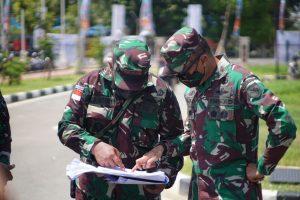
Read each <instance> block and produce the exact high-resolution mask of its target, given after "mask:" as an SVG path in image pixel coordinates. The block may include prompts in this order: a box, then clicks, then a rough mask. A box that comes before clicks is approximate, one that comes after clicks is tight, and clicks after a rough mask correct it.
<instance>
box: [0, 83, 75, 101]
mask: <svg viewBox="0 0 300 200" xmlns="http://www.w3.org/2000/svg"><path fill="white" fill-rule="evenodd" d="M72 88H73V85H72V84H69V85H61V86H55V87H53V88H44V89H40V90H32V91H29V92H18V93H15V94H11V95H4V96H3V97H4V99H5V101H6V103H13V102H18V101H23V100H26V99H32V98H35V97H40V96H45V95H49V94H55V93H59V92H65V91H69V90H71V89H72Z"/></svg>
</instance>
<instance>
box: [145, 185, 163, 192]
mask: <svg viewBox="0 0 300 200" xmlns="http://www.w3.org/2000/svg"><path fill="white" fill-rule="evenodd" d="M144 189H145V190H146V191H147V192H149V193H151V194H160V193H161V192H162V191H163V190H164V189H165V185H144Z"/></svg>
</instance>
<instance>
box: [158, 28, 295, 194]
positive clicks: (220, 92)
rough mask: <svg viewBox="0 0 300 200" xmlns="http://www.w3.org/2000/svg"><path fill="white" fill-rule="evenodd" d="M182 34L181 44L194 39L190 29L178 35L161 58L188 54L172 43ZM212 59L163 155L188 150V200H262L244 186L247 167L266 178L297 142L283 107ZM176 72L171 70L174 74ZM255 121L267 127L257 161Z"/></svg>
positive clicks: (248, 78)
mask: <svg viewBox="0 0 300 200" xmlns="http://www.w3.org/2000/svg"><path fill="white" fill-rule="evenodd" d="M183 34H185V35H184V37H185V38H187V39H186V40H191V38H193V37H194V36H195V35H194V33H193V32H192V31H191V28H185V29H183V30H182V29H181V30H180V31H179V32H177V33H175V34H174V35H173V36H172V37H171V38H170V40H168V41H167V44H166V45H164V48H163V49H162V53H164V54H169V53H170V52H171V53H174V52H176V53H177V55H176V56H178V57H180V55H178V52H179V53H180V51H182V50H186V49H187V48H186V49H184V48H182V46H184V45H183V44H186V43H185V42H182V40H180V41H181V43H179V42H177V40H176V39H178V38H182V36H180V37H179V36H178V35H183ZM176 42H177V43H176ZM170 43H172V45H169V46H168V44H170ZM178 43H179V44H178ZM174 44H178V46H177V47H174V46H175V45H174ZM191 44H192V42H190V41H189V45H191ZM180 48H181V49H180ZM190 48H191V47H190ZM194 49H195V48H194ZM176 50H177V51H176ZM189 55H190V54H189ZM169 56H170V54H169ZM170 57H171V58H172V56H170ZM178 57H177V60H180V59H182V58H178ZM183 57H184V56H183ZM185 58H186V59H187V58H188V56H186V57H185ZM217 58H218V59H219V62H218V63H217V67H216V70H215V72H214V73H213V74H212V75H211V76H210V77H209V78H208V80H206V81H204V83H203V84H201V85H199V86H198V87H193V88H188V89H187V91H186V93H185V99H186V102H187V105H188V117H189V120H188V122H187V125H186V127H185V133H184V135H182V136H180V137H179V138H177V139H175V140H174V141H173V142H169V143H168V145H167V148H168V152H167V154H169V155H180V154H183V155H184V154H186V151H187V150H188V148H190V157H191V159H192V162H193V170H194V171H193V173H195V174H196V175H197V180H196V181H195V180H194V181H193V182H192V184H191V185H192V187H191V189H192V191H190V194H192V198H193V199H219V198H222V199H247V200H249V199H261V188H260V184H257V183H251V182H249V181H248V180H247V177H246V166H247V163H257V169H258V171H259V173H260V174H262V175H270V174H271V173H272V171H273V170H274V168H275V167H276V165H277V163H278V162H279V160H280V159H281V157H282V156H283V155H284V153H285V152H286V150H287V149H288V147H289V145H290V144H291V143H292V141H293V139H294V138H295V137H296V126H295V123H294V121H293V119H292V118H291V116H290V115H289V113H288V111H287V109H286V108H285V106H284V104H283V103H282V101H281V100H280V99H279V98H278V97H277V96H275V95H274V94H273V93H272V92H271V91H270V90H269V89H267V88H266V87H265V86H264V85H263V83H262V82H261V81H260V80H259V79H258V78H257V77H256V76H255V75H253V74H252V73H251V72H249V71H248V70H246V69H245V68H242V67H240V66H237V65H233V64H231V63H230V62H229V61H228V59H227V58H226V56H217ZM182 60H184V59H182ZM169 66H170V65H169ZM177 66H179V65H175V66H174V65H173V66H170V68H171V70H172V71H175V70H174V68H175V67H177ZM172 67H173V69H172ZM181 70H182V69H181ZM179 71H180V70H179ZM259 118H261V119H263V120H265V121H266V124H267V126H268V130H269V135H268V139H267V141H266V150H265V152H264V154H263V155H262V156H261V157H260V158H259V160H258V158H257V147H258V136H259V127H258V126H259V124H258V121H259ZM193 178H195V177H193ZM193 183H195V184H197V186H196V187H195V185H194V184H193Z"/></svg>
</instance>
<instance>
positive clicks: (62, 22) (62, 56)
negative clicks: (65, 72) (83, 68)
mask: <svg viewBox="0 0 300 200" xmlns="http://www.w3.org/2000/svg"><path fill="white" fill-rule="evenodd" d="M65 6H66V4H65V0H60V33H61V40H60V42H61V43H60V44H61V46H60V52H59V60H58V65H59V67H60V68H65V67H67V66H68V60H67V59H66V46H65Z"/></svg>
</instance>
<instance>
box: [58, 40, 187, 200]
mask: <svg viewBox="0 0 300 200" xmlns="http://www.w3.org/2000/svg"><path fill="white" fill-rule="evenodd" d="M141 46H145V44H144V43H141V42H140V41H136V40H121V41H120V44H119V45H116V46H115V48H114V58H113V59H114V61H113V63H114V65H113V68H114V69H113V70H111V69H110V68H105V69H103V70H100V71H94V72H91V73H89V74H88V75H86V76H84V77H83V78H81V79H80V80H79V82H78V83H77V84H76V86H75V88H74V89H73V92H72V96H71V99H70V101H69V103H68V104H67V106H66V108H65V111H64V114H63V118H62V120H61V121H60V122H59V131H58V135H59V138H60V140H61V142H62V143H63V144H64V145H66V146H68V147H69V148H71V149H72V150H74V151H75V152H77V153H78V154H80V158H81V160H82V161H84V162H86V163H89V164H92V165H95V166H97V163H96V161H95V158H94V156H93V155H92V154H91V149H92V147H93V146H94V145H95V144H97V143H98V142H100V141H103V142H105V143H107V144H110V145H112V146H114V147H116V148H117V149H118V150H119V151H120V152H121V159H122V162H123V163H124V165H125V167H126V168H132V167H133V166H134V165H135V160H136V159H137V158H140V157H141V156H142V155H143V154H145V153H146V152H148V151H149V150H151V149H152V148H153V147H154V146H155V145H157V144H158V143H159V142H163V141H165V140H171V139H173V138H175V137H177V136H178V135H180V134H182V133H183V123H182V119H181V113H180V108H179V105H178V102H177V99H176V97H175V95H174V93H173V92H172V91H171V90H170V89H169V88H168V87H167V85H166V84H165V83H164V81H162V80H161V79H159V78H156V77H154V76H152V75H150V74H148V69H149V66H150V63H148V64H145V62H144V61H141V59H142V60H143V59H147V62H149V61H150V54H148V49H147V48H146V50H145V49H144V48H141ZM141 50H142V51H141ZM145 52H146V53H147V56H146V54H145ZM148 65H149V66H148ZM145 66H146V67H145ZM127 72H128V73H127ZM124 73H125V74H126V73H127V75H125V74H124ZM136 75H137V77H135V76H136ZM130 76H132V77H131V79H130V80H128V79H127V78H128V77H130ZM140 77H144V78H145V81H144V79H143V78H142V79H141V78H140ZM141 82H144V83H142V84H141ZM128 86H131V87H130V88H131V89H132V88H134V89H138V88H139V87H142V88H143V90H142V93H141V94H140V96H138V97H137V98H136V99H135V100H134V101H133V102H132V103H131V104H130V106H129V107H128V108H127V109H126V111H125V113H124V115H123V117H122V118H121V119H120V121H119V123H118V124H117V125H116V126H114V127H113V128H111V129H110V130H108V131H107V132H106V133H104V134H103V135H97V133H99V131H101V130H102V129H103V128H104V127H105V126H106V125H107V124H108V123H109V122H111V120H112V119H113V118H114V117H115V115H116V114H117V113H118V112H119V111H120V109H121V107H122V105H123V104H124V101H125V99H124V98H121V97H120V95H118V94H117V91H118V89H117V88H124V89H126V88H127V87H128ZM135 87H136V88H135ZM182 165H183V158H182V156H178V157H173V158H167V157H165V158H164V159H162V160H161V162H160V167H159V168H160V170H162V171H164V172H165V173H166V175H167V176H168V177H169V178H170V182H169V184H168V185H166V188H169V187H171V186H172V184H173V183H174V181H175V178H176V175H177V173H178V171H179V170H180V169H181V168H182ZM76 184H77V187H78V189H79V190H80V191H81V194H82V195H84V196H85V197H84V198H82V199H117V200H123V199H124V200H125V199H128V200H130V199H141V200H142V199H160V195H152V194H149V193H147V192H146V191H145V190H144V189H143V185H117V184H108V183H107V182H105V181H104V177H100V176H98V175H96V174H93V173H87V174H84V175H82V176H80V177H79V178H78V179H77V180H76ZM77 194H78V193H76V195H77ZM76 199H77V196H76ZM78 199H81V198H78Z"/></svg>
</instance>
